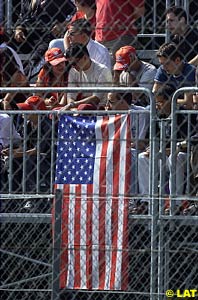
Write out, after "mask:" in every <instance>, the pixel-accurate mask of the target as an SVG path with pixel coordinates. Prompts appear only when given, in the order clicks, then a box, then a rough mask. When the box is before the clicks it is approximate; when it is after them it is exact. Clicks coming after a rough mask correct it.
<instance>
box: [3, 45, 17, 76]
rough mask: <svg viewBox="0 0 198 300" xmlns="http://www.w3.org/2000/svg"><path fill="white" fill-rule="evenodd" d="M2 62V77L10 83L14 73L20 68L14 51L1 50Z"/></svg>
mask: <svg viewBox="0 0 198 300" xmlns="http://www.w3.org/2000/svg"><path fill="white" fill-rule="evenodd" d="M0 62H1V63H0V72H1V74H2V77H3V79H4V80H5V81H7V82H9V81H10V78H11V77H12V76H13V75H14V73H15V72H16V71H18V70H19V66H18V64H17V62H16V60H15V57H14V55H13V53H12V51H11V50H10V49H8V48H7V47H5V48H2V49H0Z"/></svg>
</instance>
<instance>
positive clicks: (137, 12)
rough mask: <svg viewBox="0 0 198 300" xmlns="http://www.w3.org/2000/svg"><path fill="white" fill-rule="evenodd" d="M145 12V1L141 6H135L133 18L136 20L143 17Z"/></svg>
mask: <svg viewBox="0 0 198 300" xmlns="http://www.w3.org/2000/svg"><path fill="white" fill-rule="evenodd" d="M144 14H145V6H144V1H142V3H141V4H140V5H139V6H136V7H134V12H133V19H134V20H135V21H136V20H138V19H139V18H141V17H143V16H144Z"/></svg>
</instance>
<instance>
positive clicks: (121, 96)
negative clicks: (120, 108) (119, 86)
mask: <svg viewBox="0 0 198 300" xmlns="http://www.w3.org/2000/svg"><path fill="white" fill-rule="evenodd" d="M116 97H117V99H118V100H124V101H126V102H127V104H128V105H131V104H132V94H131V93H128V92H121V93H116Z"/></svg>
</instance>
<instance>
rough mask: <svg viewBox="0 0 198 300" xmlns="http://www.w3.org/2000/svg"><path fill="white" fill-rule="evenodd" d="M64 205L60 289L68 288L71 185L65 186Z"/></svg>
mask: <svg viewBox="0 0 198 300" xmlns="http://www.w3.org/2000/svg"><path fill="white" fill-rule="evenodd" d="M62 201H63V203H62V216H61V217H62V233H61V235H62V245H61V264H60V271H61V272H60V287H61V288H63V287H65V286H66V282H67V272H68V228H67V224H68V212H69V185H68V184H66V185H64V189H63V200H62Z"/></svg>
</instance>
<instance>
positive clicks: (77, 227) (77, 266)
mask: <svg viewBox="0 0 198 300" xmlns="http://www.w3.org/2000/svg"><path fill="white" fill-rule="evenodd" d="M75 195H76V197H75V200H73V201H75V208H74V211H75V216H74V257H75V262H74V286H75V288H80V286H81V274H80V270H81V262H80V247H81V240H80V237H81V224H80V221H81V185H79V184H78V185H76V193H75Z"/></svg>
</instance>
